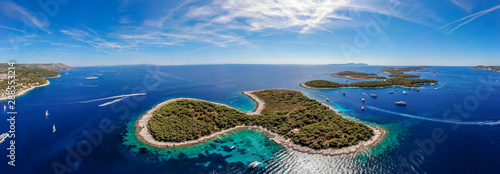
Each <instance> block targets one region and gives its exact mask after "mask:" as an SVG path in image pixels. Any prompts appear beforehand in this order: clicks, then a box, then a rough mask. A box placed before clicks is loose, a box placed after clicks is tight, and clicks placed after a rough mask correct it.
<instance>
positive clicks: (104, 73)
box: [0, 65, 500, 174]
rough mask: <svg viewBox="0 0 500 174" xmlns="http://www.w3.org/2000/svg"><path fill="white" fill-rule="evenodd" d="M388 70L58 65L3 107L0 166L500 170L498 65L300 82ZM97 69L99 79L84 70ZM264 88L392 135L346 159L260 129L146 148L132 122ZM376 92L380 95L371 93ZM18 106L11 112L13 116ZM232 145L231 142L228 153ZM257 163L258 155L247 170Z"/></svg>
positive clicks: (248, 107) (40, 169) (29, 169)
mask: <svg viewBox="0 0 500 174" xmlns="http://www.w3.org/2000/svg"><path fill="white" fill-rule="evenodd" d="M383 67H384V66H368V65H183V66H156V65H130V66H96V67H77V68H76V69H72V70H65V71H61V72H65V73H68V74H65V75H61V77H59V78H51V79H49V81H50V85H48V86H44V87H40V88H36V89H34V90H32V91H29V92H28V93H27V94H25V95H22V96H20V97H17V98H16V100H15V110H14V111H15V112H17V114H12V113H9V112H13V111H11V110H10V109H7V110H3V111H1V118H2V119H1V120H0V133H4V132H8V131H15V132H13V133H14V134H15V137H12V138H7V139H6V141H5V142H3V143H1V144H0V171H1V173H5V174H10V173H37V174H38V173H41V174H45V173H200V174H207V173H209V174H212V173H221V174H222V173H300V174H303V173H311V174H318V173H454V174H455V173H498V172H499V171H500V121H499V120H500V107H499V106H500V82H498V80H500V73H499V72H493V71H486V70H476V69H471V67H450V66H431V67H427V68H425V69H424V70H426V71H423V72H408V73H411V74H419V75H421V78H425V79H435V80H438V81H439V83H437V84H434V85H431V84H428V85H423V86H422V87H423V88H421V89H420V90H418V91H417V89H408V88H402V87H386V88H366V89H356V88H351V89H306V88H302V87H300V86H299V83H301V82H305V81H309V80H317V79H323V80H330V81H335V82H340V83H353V82H358V81H363V80H351V79H345V78H342V77H332V76H331V75H329V74H327V73H335V72H340V71H358V72H369V73H377V74H378V75H382V76H387V75H388V74H387V73H383V72H380V71H379V70H380V69H382V68H383ZM90 76H95V77H98V78H97V79H86V78H87V77H90ZM261 89H291V90H299V91H301V92H303V94H304V95H306V96H308V97H310V98H313V99H316V100H318V101H320V102H322V103H324V104H325V105H328V106H330V107H331V108H332V109H334V110H336V111H337V112H338V113H340V114H342V115H343V116H345V117H348V118H351V119H355V120H358V121H360V122H363V123H366V124H370V125H376V126H380V127H382V128H384V129H386V130H387V131H388V134H387V136H386V137H385V138H384V140H383V141H381V142H380V143H379V144H378V145H376V146H374V147H366V148H363V149H362V150H360V151H359V152H357V153H355V154H349V155H340V156H322V155H313V154H306V153H301V152H295V151H292V150H289V149H286V148H284V147H282V146H281V145H278V144H276V143H274V142H273V141H271V140H270V139H269V138H268V137H266V136H265V135H263V134H262V133H261V132H258V131H253V130H242V131H240V132H236V133H233V134H230V135H227V136H223V137H221V139H220V140H212V141H209V142H205V143H202V144H199V145H195V146H191V147H184V148H175V149H159V148H154V147H149V146H147V145H145V144H143V143H141V142H140V141H139V140H138V139H137V138H136V136H135V126H134V124H135V121H136V120H137V119H138V118H139V117H140V116H141V115H142V114H143V113H144V112H146V111H147V110H149V109H151V108H152V107H154V106H155V105H156V104H159V103H161V102H163V101H165V100H168V99H172V98H178V97H189V98H197V99H202V100H207V101H212V102H218V103H223V104H227V105H230V106H232V107H234V108H238V109H241V110H244V111H252V110H253V108H255V106H256V104H255V103H254V102H253V101H252V100H251V99H250V98H248V97H247V96H245V95H243V94H241V92H242V91H249V90H261ZM390 91H393V92H394V93H393V94H390ZM403 91H405V92H406V93H407V94H406V95H405V94H403ZM343 92H345V93H346V95H343V94H342V93H343ZM371 94H376V95H377V96H378V97H377V98H372V97H370V95H371ZM326 98H328V99H329V102H328V101H326ZM362 98H364V99H365V100H366V102H364V103H363V102H362ZM397 101H405V102H406V103H407V106H398V105H395V102H397ZM11 104H12V103H11ZM3 105H7V106H8V105H9V103H7V101H0V106H3ZM362 107H364V110H362V109H361V108H362ZM2 108H3V107H2ZM46 112H48V115H47V116H46V115H45V113H46ZM13 115H15V118H13V119H10V118H11V116H13ZM8 119H10V121H9V120H8ZM12 120H15V121H14V123H13V124H11V123H12ZM53 127H55V128H56V131H55V132H54V130H53ZM11 143H13V144H11ZM232 146H234V147H235V148H234V149H232V150H231V147H232ZM12 147H13V148H12ZM12 157H14V159H12ZM254 161H258V162H262V164H261V165H259V166H257V167H255V168H252V167H249V164H250V163H252V162H254ZM9 162H10V164H9ZM11 164H14V165H15V166H12V165H11Z"/></svg>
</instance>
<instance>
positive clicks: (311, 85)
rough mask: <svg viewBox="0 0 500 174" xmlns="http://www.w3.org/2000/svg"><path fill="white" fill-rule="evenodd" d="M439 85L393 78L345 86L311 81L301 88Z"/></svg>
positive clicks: (432, 81)
mask: <svg viewBox="0 0 500 174" xmlns="http://www.w3.org/2000/svg"><path fill="white" fill-rule="evenodd" d="M431 83H438V81H436V80H430V79H407V78H392V79H387V80H385V81H363V82H356V83H351V84H343V83H337V82H332V81H328V80H311V81H307V82H305V83H301V84H300V86H302V87H305V88H325V89H332V88H375V87H390V86H401V87H406V88H419V87H420V86H419V85H418V84H431Z"/></svg>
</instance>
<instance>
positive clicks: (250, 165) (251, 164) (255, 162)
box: [248, 161, 262, 168]
mask: <svg viewBox="0 0 500 174" xmlns="http://www.w3.org/2000/svg"><path fill="white" fill-rule="evenodd" d="M261 164H262V163H261V162H258V161H254V162H252V163H250V164H249V165H248V166H249V167H251V168H255V167H257V166H259V165H261Z"/></svg>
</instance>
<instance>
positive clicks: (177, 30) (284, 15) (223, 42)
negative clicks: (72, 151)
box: [0, 0, 500, 66]
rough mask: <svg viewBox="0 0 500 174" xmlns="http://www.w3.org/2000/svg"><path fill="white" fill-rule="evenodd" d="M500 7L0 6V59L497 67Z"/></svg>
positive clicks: (293, 0) (370, 2)
mask: <svg viewBox="0 0 500 174" xmlns="http://www.w3.org/2000/svg"><path fill="white" fill-rule="evenodd" d="M499 19H500V0H479V1H477V0H440V1H436V0H422V1H417V0H385V1H382V0H179V1H177V0H167V1H166V0H105V1H102V0H101V1H97V0H85V1H76V0H40V1H21V0H0V61H2V62H7V61H9V60H16V61H17V62H18V63H58V62H61V63H65V64H68V65H72V66H95V65H129V64H158V65H184V64H343V63H368V64H370V65H436V66H438V65H445V66H475V65H500V56H499V55H500V54H499V53H500V42H499V41H500V20H499Z"/></svg>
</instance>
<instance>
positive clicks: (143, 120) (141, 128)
mask: <svg viewBox="0 0 500 174" xmlns="http://www.w3.org/2000/svg"><path fill="white" fill-rule="evenodd" d="M253 92H256V91H245V92H242V94H245V95H247V96H249V97H250V98H251V99H252V100H253V101H255V102H256V103H257V107H256V108H255V109H254V110H253V111H252V112H248V113H246V114H249V115H251V114H253V115H260V113H261V111H262V110H263V109H264V106H265V103H264V101H262V100H261V99H260V98H258V97H257V96H255V95H254V94H252V93H253ZM184 99H188V100H197V101H204V100H199V99H192V98H175V99H170V100H167V101H164V102H162V103H160V104H158V105H156V106H154V107H153V108H152V109H150V110H148V111H147V112H146V113H144V114H143V115H142V116H141V117H139V119H138V120H137V121H136V123H135V127H136V131H135V135H136V137H137V139H139V140H140V141H141V142H142V143H144V144H147V145H149V146H152V147H157V148H176V147H185V146H192V145H196V144H200V143H203V142H206V141H210V140H213V139H215V138H217V137H219V136H223V135H226V134H231V133H234V132H237V131H239V130H242V129H254V130H258V131H261V132H262V133H264V134H265V135H266V136H267V137H269V139H271V140H273V141H274V142H276V143H277V144H281V145H283V146H284V147H286V148H288V149H291V150H295V151H299V152H303V153H309V154H321V155H327V156H333V155H343V154H351V153H356V152H358V151H359V150H360V149H362V148H364V147H371V146H375V145H377V144H378V143H380V142H381V141H382V140H383V138H384V137H385V135H386V134H387V131H386V130H384V129H383V128H380V127H376V126H372V125H367V126H368V127H370V128H371V129H372V130H373V134H374V135H373V136H372V137H371V138H370V139H369V140H367V141H360V142H359V143H358V144H356V145H353V146H348V147H343V148H340V149H333V148H328V149H319V150H316V149H311V148H309V147H305V146H301V145H297V144H294V143H293V142H292V141H291V139H288V138H285V137H283V136H281V135H279V134H277V133H274V132H272V131H269V130H267V129H266V128H264V127H261V126H255V125H238V126H235V127H233V128H229V129H225V130H221V131H218V132H215V133H213V134H210V135H207V136H203V137H200V138H198V139H196V140H190V141H185V142H162V141H158V140H156V139H154V138H153V136H152V135H151V134H150V133H149V131H148V128H147V123H148V121H149V119H150V118H151V117H152V116H153V113H154V112H155V111H156V110H158V109H160V108H161V107H163V106H165V105H167V104H169V103H172V102H176V101H178V100H184ZM206 102H210V101H206ZM210 103H213V104H216V105H221V106H226V107H229V108H232V109H235V108H233V107H230V106H227V105H225V104H220V103H215V102H210ZM236 110H238V109H236ZM332 110H333V109H332ZM241 112H243V111H241ZM334 112H336V111H334ZM337 114H338V113H337ZM339 115H340V114H339ZM344 118H345V117H344ZM347 119H349V118H347ZM350 120H352V119H350ZM353 121H356V120H353ZM356 122H359V121H356ZM361 124H364V123H361ZM365 125H366V124H365Z"/></svg>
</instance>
